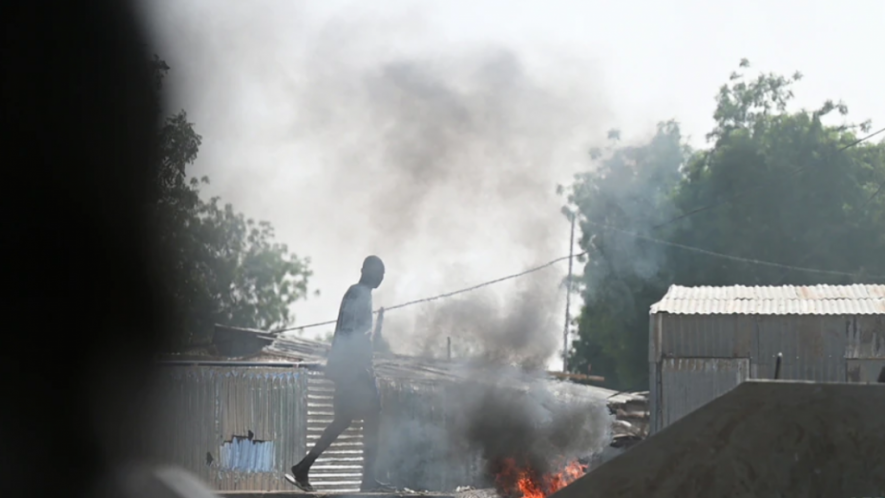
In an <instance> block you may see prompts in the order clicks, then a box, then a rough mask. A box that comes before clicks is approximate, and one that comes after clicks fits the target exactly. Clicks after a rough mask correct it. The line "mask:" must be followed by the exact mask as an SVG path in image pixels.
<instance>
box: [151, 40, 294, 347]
mask: <svg viewBox="0 0 885 498" xmlns="http://www.w3.org/2000/svg"><path fill="white" fill-rule="evenodd" d="M154 67H155V69H156V84H157V85H158V87H159V86H162V82H163V77H164V76H165V75H166V73H167V71H168V70H169V67H168V66H167V65H166V63H165V62H163V61H162V60H160V59H157V58H155V60H154ZM158 133H159V144H160V154H159V157H158V167H157V169H156V171H157V177H156V185H155V186H154V187H155V190H154V191H155V196H154V204H153V206H152V210H151V213H152V216H153V220H154V222H155V223H156V228H157V229H156V233H157V234H158V236H159V240H158V241H157V242H158V249H159V250H160V252H161V254H162V256H163V258H162V263H161V268H160V269H159V270H158V271H159V272H160V276H161V279H162V281H163V282H165V283H166V285H168V286H169V287H170V289H169V291H170V292H169V294H170V295H171V296H172V298H173V299H174V301H175V305H176V308H177V309H178V311H179V312H180V317H179V320H178V323H179V327H180V334H178V337H179V338H180V340H181V342H180V343H179V344H176V345H174V347H182V346H186V345H193V344H199V343H202V342H205V340H206V339H208V338H209V337H210V336H211V331H212V327H213V325H214V324H215V323H223V324H227V325H233V326H239V327H251V328H259V329H270V328H275V327H281V326H286V325H290V324H291V323H292V322H293V321H294V317H293V316H292V314H291V312H290V310H289V306H290V305H291V304H292V303H293V302H295V301H297V300H299V299H302V298H304V297H306V295H307V292H308V280H309V278H310V276H311V270H310V260H309V259H308V258H299V257H298V256H296V255H295V254H292V253H290V252H289V250H288V248H287V247H286V246H285V245H284V244H280V243H278V242H275V240H274V230H273V227H272V226H271V224H270V223H267V222H263V221H262V222H256V221H254V220H252V219H249V218H246V217H245V216H244V215H243V214H241V213H238V212H236V211H235V210H234V208H233V206H231V205H230V204H225V205H222V204H221V200H220V199H219V198H218V197H213V198H210V199H208V200H204V199H203V198H202V196H201V192H200V186H201V185H205V184H208V182H209V179H208V178H206V177H203V178H202V179H197V178H193V177H191V176H190V175H189V174H188V167H189V166H191V165H192V164H193V163H194V161H195V160H196V158H197V154H198V152H199V148H200V143H201V137H200V135H199V134H197V132H196V131H195V130H194V126H193V124H192V123H191V122H190V121H188V118H187V114H186V113H185V111H183V110H182V111H179V112H177V113H175V114H173V115H171V116H168V117H167V118H166V119H165V120H164V122H163V123H162V126H161V127H160V129H159V130H158Z"/></svg>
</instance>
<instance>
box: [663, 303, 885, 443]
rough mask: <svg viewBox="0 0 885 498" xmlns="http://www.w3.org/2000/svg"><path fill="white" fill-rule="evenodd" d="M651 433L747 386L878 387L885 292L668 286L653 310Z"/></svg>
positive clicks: (884, 350)
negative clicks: (761, 382)
mask: <svg viewBox="0 0 885 498" xmlns="http://www.w3.org/2000/svg"><path fill="white" fill-rule="evenodd" d="M650 315H651V316H650V318H651V320H650V326H649V372H650V379H649V380H650V404H651V407H650V408H651V410H650V411H651V432H652V433H654V432H657V431H659V430H661V429H663V428H664V427H666V426H668V425H670V424H672V423H673V422H675V421H676V420H678V419H679V418H681V417H683V416H684V415H686V414H687V413H689V412H690V411H692V410H695V409H697V408H698V407H700V406H701V405H704V404H706V403H707V402H709V401H711V400H713V399H714V398H716V397H718V396H720V395H722V394H724V393H725V392H727V391H729V390H731V389H733V388H734V387H735V386H737V385H738V384H739V383H741V382H743V381H744V380H747V379H771V378H773V376H774V373H775V365H776V362H777V356H778V353H781V354H782V362H781V367H780V375H779V378H781V379H790V380H808V381H818V382H876V376H877V375H878V373H879V371H880V370H881V369H882V368H883V366H885V285H846V286H831V285H817V286H804V287H794V286H779V287H744V286H731V287H681V286H677V285H674V286H671V287H670V289H669V290H668V291H667V294H666V295H665V296H664V298H663V299H662V300H661V301H660V302H658V303H656V304H655V305H653V306H652V307H651V312H650Z"/></svg>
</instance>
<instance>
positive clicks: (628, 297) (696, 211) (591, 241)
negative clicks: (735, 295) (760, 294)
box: [569, 60, 885, 389]
mask: <svg viewBox="0 0 885 498" xmlns="http://www.w3.org/2000/svg"><path fill="white" fill-rule="evenodd" d="M748 67H749V63H748V62H747V61H746V60H744V61H741V70H745V69H746V68H748ZM800 80H801V74H798V73H797V74H795V75H793V76H792V77H784V76H778V75H773V74H762V75H759V76H757V77H756V78H752V79H747V78H745V76H744V75H742V74H740V73H734V74H732V75H731V78H730V80H729V82H728V83H727V84H725V85H723V86H722V87H721V89H720V91H719V93H718V95H717V98H716V111H715V113H714V120H715V126H714V128H713V130H712V131H711V132H710V133H709V134H708V135H707V138H708V141H709V144H710V145H709V147H708V148H704V149H701V150H697V151H690V150H688V148H687V147H686V146H685V145H684V144H682V139H681V137H679V135H678V126H676V124H675V123H672V122H671V123H667V124H664V125H661V127H659V130H658V134H657V135H656V136H655V137H654V139H652V141H651V142H650V143H649V144H646V145H644V146H640V147H622V148H614V149H613V150H611V151H609V152H608V154H607V155H606V154H602V155H600V153H599V152H598V151H594V153H593V159H594V161H595V162H596V163H598V166H597V167H596V168H595V169H593V170H592V171H591V172H588V173H584V174H582V175H579V176H578V177H577V178H576V181H575V183H574V185H572V188H571V195H570V197H569V201H570V204H571V205H572V209H577V211H578V212H579V214H580V217H581V218H580V219H581V229H582V237H581V245H582V247H583V248H584V249H585V250H586V251H588V256H589V260H588V262H587V264H586V266H585V269H584V275H583V276H582V278H581V287H580V288H581V290H582V293H583V297H584V300H585V307H584V308H583V310H582V312H581V315H580V316H579V318H578V320H577V322H578V339H577V340H576V341H575V343H574V349H573V351H572V355H571V356H572V360H571V364H572V365H574V367H575V368H576V369H580V368H586V365H587V364H592V367H593V371H594V373H598V374H600V375H604V376H606V378H607V380H609V379H610V385H611V386H612V387H615V388H623V389H635V388H640V387H645V386H647V383H648V360H647V352H648V310H649V306H650V305H651V304H652V303H653V302H655V301H657V300H659V299H660V298H661V297H662V296H663V294H664V292H665V291H666V289H667V287H668V286H669V285H671V284H674V283H675V284H680V285H735V284H742V285H812V284H819V283H825V284H846V283H856V282H858V283H859V282H868V281H871V279H873V278H875V276H881V275H885V257H883V256H882V255H883V254H885V195H881V191H882V190H880V189H881V187H882V185H883V184H885V144H883V143H879V144H875V143H870V142H864V143H860V144H855V143H856V141H857V140H858V133H866V131H867V130H869V123H868V122H867V123H861V124H857V125H855V124H840V125H826V124H824V123H823V122H822V120H823V119H824V118H825V117H826V116H830V117H833V116H834V115H835V116H836V117H839V116H841V117H842V119H845V118H844V116H845V115H847V113H848V109H847V107H846V106H845V105H844V104H842V103H835V102H832V101H827V102H824V104H823V105H821V107H820V108H818V109H816V110H811V111H808V110H799V111H796V112H791V111H789V110H788V106H789V104H790V101H791V99H792V98H793V91H792V88H793V86H794V85H795V84H796V83H797V82H799V81H800ZM668 129H669V130H671V132H670V133H669V134H668V133H666V130H668ZM656 143H657V144H658V145H657V146H656V145H655V144H656ZM663 143H666V144H667V145H666V146H662V145H661V144H663ZM852 144H854V145H852ZM631 158H632V159H631ZM877 192H879V194H877ZM625 232H631V233H633V234H639V235H640V236H646V237H649V238H654V239H657V240H659V241H663V242H664V244H662V243H659V242H650V241H648V240H647V239H643V238H637V237H635V236H633V235H629V234H627V233H625ZM666 243H669V244H671V245H667V244H666ZM672 244H680V245H685V246H691V247H697V248H701V249H704V250H707V251H712V252H717V253H722V254H728V255H732V256H737V257H740V258H745V259H746V260H763V261H769V262H773V263H778V264H781V265H784V266H801V267H806V268H812V269H814V268H817V269H821V270H826V271H831V272H841V273H844V274H847V275H841V274H836V273H827V272H826V271H823V272H812V271H797V270H790V269H788V268H785V267H783V266H782V267H777V266H767V265H760V264H756V263H752V262H748V261H735V260H730V259H723V258H719V257H714V256H710V255H705V254H702V253H698V252H692V251H687V250H685V249H683V248H680V247H677V246H674V245H672Z"/></svg>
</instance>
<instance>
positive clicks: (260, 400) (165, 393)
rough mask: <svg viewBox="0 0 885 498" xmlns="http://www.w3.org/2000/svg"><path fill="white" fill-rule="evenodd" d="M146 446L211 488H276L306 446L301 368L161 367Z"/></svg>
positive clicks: (282, 484) (284, 486) (280, 486)
mask: <svg viewBox="0 0 885 498" xmlns="http://www.w3.org/2000/svg"><path fill="white" fill-rule="evenodd" d="M159 387H160V389H161V392H162V408H161V413H160V419H159V420H158V424H157V429H156V432H155V433H154V434H153V435H152V439H153V441H152V442H151V444H150V445H151V449H152V451H153V453H154V455H155V456H156V457H157V458H158V459H159V460H160V461H163V462H170V463H174V464H177V465H181V466H182V467H184V468H186V469H187V470H189V471H191V472H193V473H194V474H196V475H197V476H199V477H200V478H201V479H203V480H204V481H205V482H206V483H208V484H209V485H210V486H212V487H213V488H214V489H217V490H256V489H262V490H279V489H288V488H289V485H288V484H287V483H286V482H285V480H284V478H283V473H284V472H285V471H286V469H288V467H289V466H291V465H292V464H293V463H295V462H296V461H297V460H298V459H300V457H301V456H303V455H304V454H305V452H306V450H305V438H304V434H305V426H306V418H307V398H306V396H307V375H306V372H305V371H303V370H300V369H296V368H292V367H243V366H168V367H164V368H163V369H162V371H161V376H160V386H159Z"/></svg>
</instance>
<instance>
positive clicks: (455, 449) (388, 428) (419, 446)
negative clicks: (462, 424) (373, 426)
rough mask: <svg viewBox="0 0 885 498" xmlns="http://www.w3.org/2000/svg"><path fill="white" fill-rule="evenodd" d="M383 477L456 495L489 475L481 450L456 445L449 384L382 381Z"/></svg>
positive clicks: (394, 482)
mask: <svg viewBox="0 0 885 498" xmlns="http://www.w3.org/2000/svg"><path fill="white" fill-rule="evenodd" d="M379 387H380V390H381V402H382V405H383V408H384V417H383V419H382V427H381V438H382V441H383V442H384V444H383V445H382V448H381V451H382V453H381V455H380V456H379V464H378V467H379V476H380V477H382V478H383V479H385V480H387V481H389V482H390V483H392V484H394V485H396V486H398V487H400V488H402V487H407V488H410V489H415V490H428V491H440V492H443V491H453V490H454V489H455V488H457V487H458V486H465V485H477V484H478V483H479V481H480V480H481V478H482V476H483V475H484V469H483V466H482V458H481V456H480V454H479V453H478V452H476V451H469V450H468V449H467V448H462V447H459V446H457V443H456V442H455V441H452V440H451V437H450V436H449V434H451V433H452V432H451V431H450V430H449V426H448V424H450V423H451V421H450V419H449V413H448V406H449V405H448V403H447V399H448V398H449V397H450V396H451V395H452V394H451V390H452V389H451V385H450V384H449V383H448V382H439V381H421V380H408V381H406V380H393V379H381V380H380V381H379Z"/></svg>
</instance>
